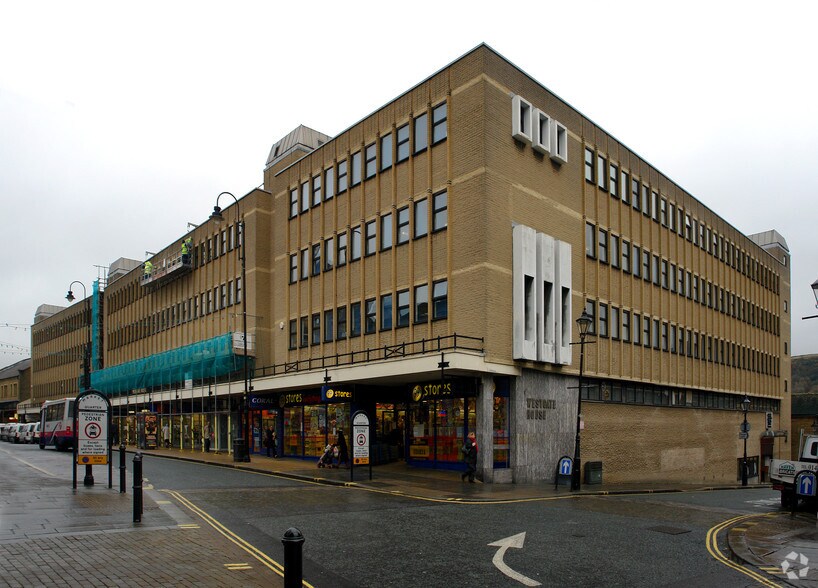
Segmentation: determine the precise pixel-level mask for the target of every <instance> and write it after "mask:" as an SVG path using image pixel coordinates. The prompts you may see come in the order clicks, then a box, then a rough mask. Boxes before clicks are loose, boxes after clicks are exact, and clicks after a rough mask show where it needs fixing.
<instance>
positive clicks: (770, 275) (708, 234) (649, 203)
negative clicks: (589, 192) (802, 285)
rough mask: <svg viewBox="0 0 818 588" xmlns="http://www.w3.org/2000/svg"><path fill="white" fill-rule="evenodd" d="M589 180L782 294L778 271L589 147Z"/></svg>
mask: <svg viewBox="0 0 818 588" xmlns="http://www.w3.org/2000/svg"><path fill="white" fill-rule="evenodd" d="M595 162H596V165H595ZM585 180H586V181H587V182H589V183H591V184H596V185H597V187H598V188H599V189H600V190H604V191H606V192H609V193H610V195H611V197H612V198H617V199H621V200H622V203H623V204H626V205H627V204H631V205H632V206H633V208H634V209H635V210H640V211H641V212H642V214H644V215H645V216H647V217H650V218H652V219H653V220H654V222H657V223H659V224H661V225H662V226H663V227H665V228H667V229H669V230H670V231H671V232H675V233H677V234H678V235H679V236H680V237H684V238H685V239H687V240H688V241H689V242H691V243H693V244H694V245H695V246H697V247H699V248H701V249H702V250H703V251H706V252H707V253H709V254H710V255H712V256H713V257H715V258H716V259H719V260H721V261H722V262H723V263H725V264H726V265H728V266H730V267H732V268H733V269H735V270H737V271H738V272H739V273H741V274H742V275H744V276H746V277H747V278H749V279H751V280H753V281H754V282H756V283H758V284H760V285H762V286H763V287H764V288H767V289H768V290H771V291H772V292H774V293H776V294H778V293H779V291H780V281H779V276H778V274H776V273H775V272H773V271H772V270H771V269H770V268H768V267H766V266H765V265H764V264H763V263H761V262H759V261H758V260H756V259H753V258H752V256H750V254H748V253H746V252H744V251H742V250H741V249H740V248H739V247H738V246H737V245H735V244H733V243H732V242H730V241H727V240H725V238H724V236H723V235H719V234H718V233H717V232H716V230H715V229H712V228H711V227H708V226H706V225H705V223H704V222H703V221H699V220H698V219H695V218H692V217H691V216H690V214H689V213H686V212H685V211H684V209H683V208H682V207H681V205H679V206H678V207H677V205H676V204H674V203H673V202H670V201H668V199H667V198H665V197H664V196H661V195H660V194H659V193H658V192H657V191H656V190H654V189H653V188H651V187H650V186H648V185H647V184H643V183H642V182H641V181H640V180H639V178H636V177H631V176H630V175H629V174H628V172H627V171H625V170H621V171H620V169H619V168H618V167H617V166H616V164H614V163H610V164H609V163H608V160H607V159H606V158H605V157H604V156H603V155H601V154H598V153H597V154H596V155H595V153H594V151H593V149H590V148H589V147H586V148H585Z"/></svg>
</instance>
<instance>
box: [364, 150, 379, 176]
mask: <svg viewBox="0 0 818 588" xmlns="http://www.w3.org/2000/svg"><path fill="white" fill-rule="evenodd" d="M365 165H366V170H365V171H366V173H365V174H364V177H365V178H366V179H369V178H373V177H375V173H376V172H377V171H378V147H377V145H376V144H375V143H372V145H367V146H366V164H365Z"/></svg>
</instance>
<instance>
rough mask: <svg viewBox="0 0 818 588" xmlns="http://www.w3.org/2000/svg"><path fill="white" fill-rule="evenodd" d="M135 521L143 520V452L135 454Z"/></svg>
mask: <svg viewBox="0 0 818 588" xmlns="http://www.w3.org/2000/svg"><path fill="white" fill-rule="evenodd" d="M133 522H135V523H141V522H142V453H141V452H139V451H137V452H136V455H134V456H133Z"/></svg>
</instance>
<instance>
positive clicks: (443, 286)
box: [432, 280, 449, 320]
mask: <svg viewBox="0 0 818 588" xmlns="http://www.w3.org/2000/svg"><path fill="white" fill-rule="evenodd" d="M447 316H449V282H447V281H446V280H441V281H440V282H434V284H432V319H433V320H437V319H443V318H446V317H447Z"/></svg>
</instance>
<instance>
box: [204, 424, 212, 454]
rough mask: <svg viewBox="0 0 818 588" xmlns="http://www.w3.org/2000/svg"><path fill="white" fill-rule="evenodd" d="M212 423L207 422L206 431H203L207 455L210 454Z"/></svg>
mask: <svg viewBox="0 0 818 588" xmlns="http://www.w3.org/2000/svg"><path fill="white" fill-rule="evenodd" d="M210 435H211V432H210V423H208V422H205V425H204V429H203V430H202V437H204V449H205V453H210Z"/></svg>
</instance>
